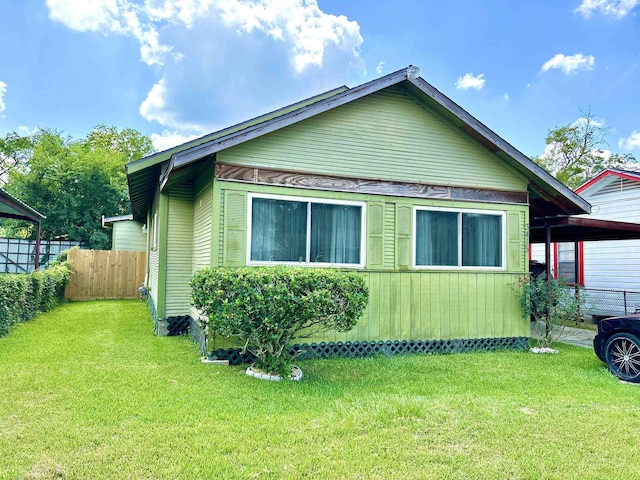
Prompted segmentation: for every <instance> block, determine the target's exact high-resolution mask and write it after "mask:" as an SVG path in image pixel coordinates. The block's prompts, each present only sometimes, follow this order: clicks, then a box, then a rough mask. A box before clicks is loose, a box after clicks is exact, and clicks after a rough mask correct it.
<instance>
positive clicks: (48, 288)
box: [0, 263, 71, 337]
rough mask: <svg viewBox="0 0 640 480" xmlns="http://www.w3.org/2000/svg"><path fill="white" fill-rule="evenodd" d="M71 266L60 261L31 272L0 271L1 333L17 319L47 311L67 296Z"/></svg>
mask: <svg viewBox="0 0 640 480" xmlns="http://www.w3.org/2000/svg"><path fill="white" fill-rule="evenodd" d="M70 274H71V268H70V267H69V264H68V263H59V264H56V265H54V266H53V267H51V268H49V269H48V270H38V271H35V272H33V273H30V274H26V275H19V274H11V273H5V274H0V337H1V336H3V335H6V334H7V333H8V332H9V330H10V329H11V327H13V326H14V325H15V324H16V323H18V322H24V321H26V320H29V319H30V318H32V317H33V316H34V315H35V314H36V313H38V312H46V311H47V310H51V309H52V308H53V307H55V306H56V305H58V304H59V303H60V302H62V301H63V300H64V289H65V286H66V285H67V282H68V281H69V275H70Z"/></svg>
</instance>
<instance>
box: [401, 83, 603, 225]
mask: <svg viewBox="0 0 640 480" xmlns="http://www.w3.org/2000/svg"><path fill="white" fill-rule="evenodd" d="M408 81H409V82H410V83H411V84H413V85H414V86H415V87H416V88H418V89H420V90H421V91H422V92H423V93H424V94H426V95H428V96H429V97H430V98H432V99H433V100H434V101H435V102H436V103H438V104H439V105H440V106H442V107H443V108H444V109H446V110H447V111H448V112H449V113H451V114H452V115H454V116H455V117H456V118H458V119H459V120H460V121H461V122H463V123H464V124H465V125H468V126H469V127H470V128H471V129H472V130H473V132H475V133H477V134H478V135H480V136H481V138H482V139H483V140H484V142H482V143H485V142H487V143H489V144H490V145H492V146H495V148H496V149H497V150H499V151H502V152H503V153H504V154H506V155H507V156H508V157H509V158H511V159H513V160H514V161H515V162H516V164H517V165H518V166H519V167H520V168H521V169H524V170H525V171H526V172H528V173H530V174H531V175H532V176H533V177H534V178H537V179H538V180H541V182H542V185H538V186H539V187H541V188H542V190H546V189H545V188H544V186H545V185H547V186H549V187H551V188H552V189H553V190H554V191H555V192H557V193H559V194H561V195H562V196H563V197H565V198H566V199H567V200H569V201H570V203H571V204H573V206H574V207H575V210H573V211H570V212H567V214H571V215H576V214H585V213H590V212H591V205H590V204H589V202H587V201H586V200H584V199H583V198H582V197H580V196H579V195H578V194H576V193H575V192H573V190H571V189H570V188H569V187H567V186H566V185H564V184H563V183H562V182H560V181H559V180H557V179H556V178H554V177H553V176H552V175H551V174H549V173H548V172H547V171H546V170H545V169H543V168H542V167H540V166H539V165H538V164H536V163H535V162H533V161H532V160H531V159H530V158H529V157H527V156H526V155H524V154H523V153H522V152H520V151H519V150H518V149H516V148H515V147H514V146H512V145H511V144H510V143H508V142H507V141H506V140H504V139H503V138H502V137H500V136H499V135H497V134H496V133H495V132H494V131H492V130H491V129H490V128H489V127H487V126H486V125H484V124H483V123H482V122H480V121H479V120H478V119H476V118H475V117H473V116H472V115H471V114H470V113H468V112H467V111H466V110H464V109H463V108H462V107H460V106H459V105H458V104H457V103H455V102H454V101H453V100H451V99H450V98H449V97H447V96H446V95H444V94H442V93H441V92H440V91H439V90H437V89H436V88H435V87H434V86H433V85H431V84H429V83H428V82H427V81H426V80H424V79H423V78H422V77H418V78H415V79H412V78H410V79H408ZM550 193H552V192H550ZM553 196H554V195H551V197H553Z"/></svg>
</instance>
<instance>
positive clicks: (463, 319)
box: [456, 275, 474, 338]
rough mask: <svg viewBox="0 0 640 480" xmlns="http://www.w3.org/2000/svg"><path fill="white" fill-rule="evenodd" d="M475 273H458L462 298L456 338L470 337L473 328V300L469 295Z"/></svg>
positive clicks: (459, 293)
mask: <svg viewBox="0 0 640 480" xmlns="http://www.w3.org/2000/svg"><path fill="white" fill-rule="evenodd" d="M473 277H474V275H458V298H459V299H460V310H459V311H458V318H459V320H458V322H459V326H458V335H457V336H456V338H469V331H470V330H471V325H470V322H471V315H470V312H471V301H472V298H471V296H470V295H469V283H470V281H471V279H473Z"/></svg>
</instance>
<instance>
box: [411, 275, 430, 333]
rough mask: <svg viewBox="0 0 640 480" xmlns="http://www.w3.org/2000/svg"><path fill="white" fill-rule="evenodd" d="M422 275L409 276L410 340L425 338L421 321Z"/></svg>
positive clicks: (422, 306)
mask: <svg viewBox="0 0 640 480" xmlns="http://www.w3.org/2000/svg"><path fill="white" fill-rule="evenodd" d="M423 276H424V275H423V274H421V273H412V274H411V277H410V283H411V286H410V290H409V292H410V293H409V297H410V298H409V302H410V309H411V314H410V332H411V333H410V336H409V338H410V339H411V340H422V339H425V338H426V337H425V331H424V327H423V325H424V323H423V321H422V315H423V311H424V305H423V297H422V284H421V280H422V277H423Z"/></svg>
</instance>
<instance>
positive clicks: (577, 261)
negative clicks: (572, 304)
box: [573, 241, 582, 322]
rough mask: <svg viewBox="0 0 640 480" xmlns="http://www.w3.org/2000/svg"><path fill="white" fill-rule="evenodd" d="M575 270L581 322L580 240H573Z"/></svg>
mask: <svg viewBox="0 0 640 480" xmlns="http://www.w3.org/2000/svg"><path fill="white" fill-rule="evenodd" d="M573 271H574V272H575V276H576V278H575V282H574V288H575V297H576V300H578V312H577V315H578V318H576V322H580V321H581V320H582V315H581V314H580V290H579V287H580V243H579V242H578V241H575V242H573Z"/></svg>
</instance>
